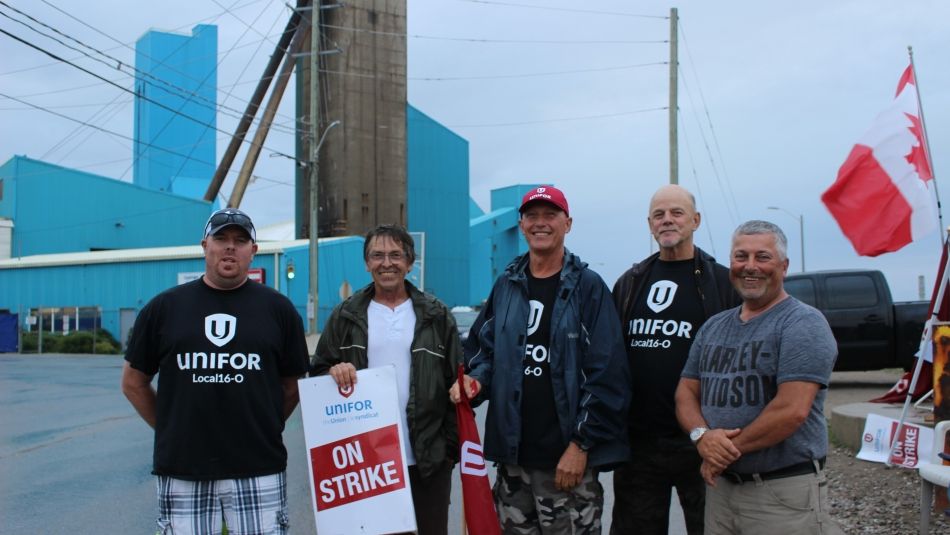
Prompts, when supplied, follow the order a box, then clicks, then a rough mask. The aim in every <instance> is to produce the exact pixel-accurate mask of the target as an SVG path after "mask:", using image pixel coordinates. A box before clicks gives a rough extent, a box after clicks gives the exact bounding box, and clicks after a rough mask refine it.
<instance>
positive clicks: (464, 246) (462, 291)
mask: <svg viewBox="0 0 950 535" xmlns="http://www.w3.org/2000/svg"><path fill="white" fill-rule="evenodd" d="M406 120H407V123H408V125H407V138H408V140H407V152H408V154H407V157H406V161H407V166H408V169H407V170H408V172H407V174H408V193H409V195H408V197H409V208H408V216H409V229H410V230H412V231H417V232H425V236H426V250H425V256H426V266H425V269H426V272H425V289H426V291H427V292H429V293H432V294H434V295H435V296H437V297H438V298H439V299H441V300H442V301H444V302H445V303H446V304H447V305H449V306H454V305H468V304H471V302H472V301H471V296H470V295H469V254H470V250H469V241H468V219H467V218H466V217H465V216H466V214H468V213H469V194H468V185H469V169H468V167H469V165H468V164H469V162H468V142H467V141H466V140H465V139H463V138H462V137H460V136H458V135H457V134H455V133H453V132H452V131H451V130H449V129H447V128H445V127H444V126H442V125H441V124H439V123H438V122H436V121H434V120H433V119H432V118H430V117H428V116H427V115H425V114H424V113H422V112H421V111H419V110H417V109H416V108H414V107H412V106H409V105H407V107H406Z"/></svg>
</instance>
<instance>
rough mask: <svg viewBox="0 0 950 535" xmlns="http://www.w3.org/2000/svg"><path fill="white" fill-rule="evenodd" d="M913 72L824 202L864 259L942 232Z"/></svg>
mask: <svg viewBox="0 0 950 535" xmlns="http://www.w3.org/2000/svg"><path fill="white" fill-rule="evenodd" d="M932 169H933V168H932V167H931V165H930V158H929V157H928V154H927V143H926V140H925V138H924V129H923V123H922V121H921V118H920V107H919V105H918V99H917V86H916V83H915V81H914V71H913V66H908V67H907V69H906V70H905V71H904V74H903V75H902V76H901V79H900V82H898V84H897V96H895V97H894V102H893V103H892V104H891V106H890V107H889V108H887V109H886V110H884V111H883V112H882V113H881V114H880V115H878V116H877V118H876V119H875V120H874V123H872V124H871V128H869V129H868V131H867V132H865V133H864V135H862V136H861V138H860V139H859V140H858V142H857V144H855V145H854V148H852V149H851V154H849V155H848V159H847V160H845V162H844V165H842V166H841V169H839V170H838V179H837V180H835V183H834V184H832V185H831V187H830V188H828V190H827V191H825V193H823V194H822V196H821V200H822V202H824V203H825V206H827V207H828V210H829V211H830V212H831V215H832V216H834V218H835V220H836V221H838V226H840V227H841V231H842V232H844V234H845V236H847V237H848V239H849V240H851V244H852V245H853V246H854V249H855V251H857V253H858V254H859V255H861V256H877V255H879V254H882V253H889V252H893V251H896V250H898V249H900V248H901V247H903V246H905V245H907V244H908V243H910V242H912V241H914V240H918V239H920V238H921V237H923V236H925V235H927V234H929V233H930V232H933V231H934V230H936V228H937V196H936V193H935V191H936V190H935V187H934V184H933V173H932V171H931V170H932Z"/></svg>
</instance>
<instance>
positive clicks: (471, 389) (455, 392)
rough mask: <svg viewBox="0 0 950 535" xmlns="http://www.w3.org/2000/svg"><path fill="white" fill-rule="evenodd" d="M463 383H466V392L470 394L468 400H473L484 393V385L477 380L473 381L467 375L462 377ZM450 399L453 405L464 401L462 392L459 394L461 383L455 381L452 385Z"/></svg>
mask: <svg viewBox="0 0 950 535" xmlns="http://www.w3.org/2000/svg"><path fill="white" fill-rule="evenodd" d="M462 381H463V382H464V383H465V391H466V392H467V393H468V399H472V398H474V397H475V396H477V395H478V393H479V392H481V391H482V385H481V383H479V382H478V381H477V380H475V379H472V378H471V377H469V376H467V375H463V376H462ZM449 399H451V400H452V403H458V402H459V401H462V396H461V392H459V383H458V381H455V382H454V383H452V388H449Z"/></svg>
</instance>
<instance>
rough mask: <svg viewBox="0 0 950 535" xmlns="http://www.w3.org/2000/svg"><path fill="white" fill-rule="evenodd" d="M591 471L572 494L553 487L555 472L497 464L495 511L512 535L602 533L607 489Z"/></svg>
mask: <svg viewBox="0 0 950 535" xmlns="http://www.w3.org/2000/svg"><path fill="white" fill-rule="evenodd" d="M597 475H598V474H597V473H596V472H594V471H593V470H590V469H588V470H587V471H586V472H585V473H584V477H583V478H582V479H581V483H580V484H579V485H578V486H577V487H574V488H573V489H572V490H570V491H560V490H557V489H556V488H555V487H554V470H534V469H530V468H521V467H519V466H514V465H509V464H503V465H498V474H497V477H496V478H495V487H494V489H493V493H494V495H495V509H497V510H498V520H499V521H500V523H501V529H502V532H503V533H506V534H509V535H562V534H591V535H599V534H600V515H601V513H602V512H603V509H604V488H603V487H602V486H601V485H600V482H599V481H598V480H597Z"/></svg>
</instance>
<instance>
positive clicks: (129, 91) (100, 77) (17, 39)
mask: <svg viewBox="0 0 950 535" xmlns="http://www.w3.org/2000/svg"><path fill="white" fill-rule="evenodd" d="M0 33H2V34H4V35H6V36H8V37H10V38H12V39H14V40H16V41H19V42H20V43H23V44H24V45H26V46H28V47H30V48H33V49H35V50H37V51H39V52H42V53H44V54H46V55H48V56H50V57H51V58H53V59H55V60H58V61H62V62H63V63H66V64H67V65H70V66H71V67H74V68H76V69H78V70H80V71H83V72H85V73H86V74H89V75H90V76H93V77H95V78H98V79H100V80H102V81H104V82H106V83H108V84H109V85H112V86H115V87H117V88H119V89H121V90H122V91H125V92H127V93H131V94H133V95H134V94H135V92H133V91H132V90H130V89H127V88H125V87H122V86H121V85H119V84H117V83H115V82H113V81H111V80H108V79H107V78H105V77H103V76H100V75H98V74H96V73H94V72H92V71H90V70H88V69H86V68H84V67H82V66H80V65H77V64H75V63H73V62H71V61H69V60H67V59H65V58H62V57H60V56H58V55H56V54H54V53H53V52H50V51H48V50H46V49H44V48H42V47H40V46H38V45H35V44H33V43H31V42H29V41H27V40H25V39H22V38H20V37H17V36H16V35H13V34H12V33H10V32H8V31H6V30H4V29H2V28H0ZM8 98H11V97H8ZM139 98H141V99H143V100H146V101H148V102H151V103H152V104H155V105H156V106H158V107H160V108H162V109H165V110H167V111H170V112H172V113H174V114H176V115H179V116H181V117H184V118H186V119H188V120H190V121H192V122H194V123H196V124H198V125H201V126H206V127H208V128H211V129H214V130H215V131H217V132H221V133H222V134H228V135H230V134H229V133H228V132H225V131H224V130H221V129H219V128H218V127H216V126H214V125H211V124H209V123H206V122H204V121H202V120H200V119H196V118H194V117H192V116H190V115H188V114H185V113H181V112H179V111H176V110H174V109H172V108H171V107H170V106H167V105H165V104H163V103H161V102H158V101H157V100H155V99H152V98H150V97H147V96H145V95H139ZM19 102H24V101H19ZM244 142H245V143H248V144H250V143H251V142H250V141H247V140H245V141H244ZM263 148H265V149H267V150H269V151H271V152H276V153H279V154H284V153H283V152H281V151H278V150H276V149H272V148H270V147H266V146H264V147H263ZM286 156H287V157H290V156H289V155H286ZM212 165H214V164H212Z"/></svg>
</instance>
